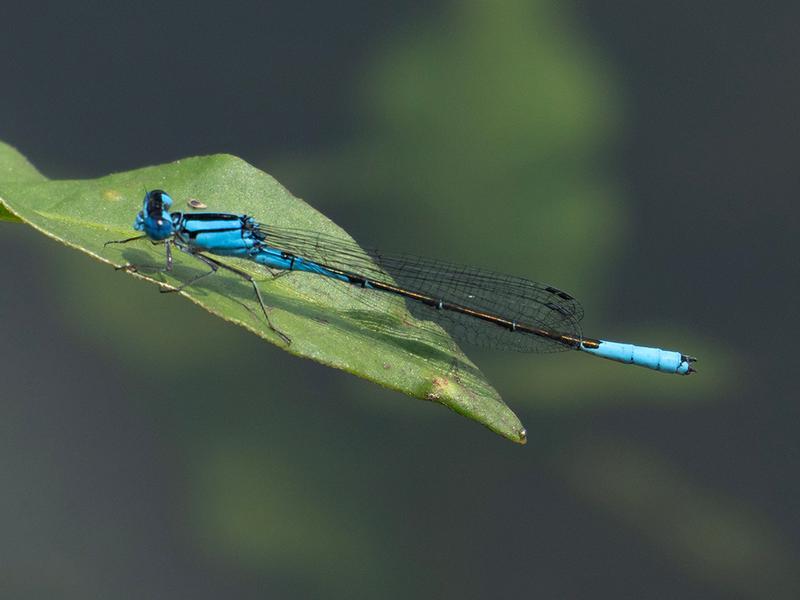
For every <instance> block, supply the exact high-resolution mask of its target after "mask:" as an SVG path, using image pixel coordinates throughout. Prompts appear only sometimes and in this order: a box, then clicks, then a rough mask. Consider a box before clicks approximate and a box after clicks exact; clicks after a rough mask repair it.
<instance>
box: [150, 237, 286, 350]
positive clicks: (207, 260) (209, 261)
mask: <svg viewBox="0 0 800 600" xmlns="http://www.w3.org/2000/svg"><path fill="white" fill-rule="evenodd" d="M178 248H180V249H181V250H182V251H183V252H186V253H187V254H189V255H190V256H193V257H194V258H196V259H197V260H199V261H200V262H202V263H204V264H206V265H208V266H209V267H210V268H211V270H210V271H209V272H207V273H203V274H202V275H198V276H197V277H194V278H193V279H190V280H189V281H187V282H186V283H184V284H183V285H181V286H179V287H177V288H175V289H171V290H161V291H162V292H165V293H166V292H180V291H181V290H183V289H185V288H186V287H188V286H190V285H192V284H193V283H195V282H196V281H198V280H200V279H202V278H203V277H207V276H208V275H211V274H212V273H216V272H217V269H223V270H225V271H230V272H231V273H234V274H236V275H238V276H239V277H241V278H242V279H244V280H246V281H249V282H250V284H251V285H252V286H253V290H254V291H255V293H256V298H257V299H258V304H259V305H260V306H261V312H263V313H264V318H265V319H266V320H267V325H268V326H269V328H270V329H271V330H272V331H274V332H275V334H276V335H277V336H278V337H280V338H281V339H282V340H283V341H284V342H286V345H287V346H288V345H290V344H291V343H292V338H290V337H289V336H288V335H286V334H285V333H283V332H282V331H281V330H280V329H278V328H276V327H275V326H274V325H273V324H272V321H271V320H270V318H269V314H267V306H266V305H265V304H264V299H263V298H262V297H261V291H260V290H259V289H258V285H256V281H255V279H253V277H252V276H251V275H250V274H249V273H245V272H244V271H240V270H239V269H236V268H234V267H231V266H229V265H226V264H225V263H222V262H220V261H218V260H216V259H213V258H211V257H210V256H207V255H205V254H200V253H199V252H192V251H191V250H189V249H187V248H185V247H183V246H180V245H178Z"/></svg>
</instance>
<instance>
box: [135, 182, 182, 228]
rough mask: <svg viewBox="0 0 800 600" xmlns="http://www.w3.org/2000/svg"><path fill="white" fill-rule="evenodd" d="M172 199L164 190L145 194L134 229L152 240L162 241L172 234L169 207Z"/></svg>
mask: <svg viewBox="0 0 800 600" xmlns="http://www.w3.org/2000/svg"><path fill="white" fill-rule="evenodd" d="M170 206H172V198H171V197H170V195H169V194H167V192H165V191H164V190H152V191H149V192H145V194H144V202H143V206H142V211H141V212H140V213H139V215H138V216H137V218H136V223H135V224H134V228H135V229H137V230H138V231H144V232H145V233H146V234H147V235H148V237H150V238H152V239H154V240H164V239H167V238H168V237H170V236H171V235H172V234H173V223H172V216H171V215H170V214H169V207H170Z"/></svg>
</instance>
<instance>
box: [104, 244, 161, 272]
mask: <svg viewBox="0 0 800 600" xmlns="http://www.w3.org/2000/svg"><path fill="white" fill-rule="evenodd" d="M146 237H147V236H146V235H139V236H136V237H132V238H129V239H127V240H116V241H111V242H106V243H105V244H103V247H104V248H105V247H106V246H108V245H109V244H125V243H127V242H132V241H134V240H141V239H143V238H146ZM152 244H153V245H154V246H157V245H158V244H164V246H165V247H166V253H167V254H166V262H165V263H164V266H163V267H156V266H153V265H131V264H127V265H122V266H121V267H115V270H117V271H128V272H131V273H138V272H139V271H155V272H158V273H164V272H167V273H169V272H171V271H172V243H171V242H170V240H165V241H163V242H152Z"/></svg>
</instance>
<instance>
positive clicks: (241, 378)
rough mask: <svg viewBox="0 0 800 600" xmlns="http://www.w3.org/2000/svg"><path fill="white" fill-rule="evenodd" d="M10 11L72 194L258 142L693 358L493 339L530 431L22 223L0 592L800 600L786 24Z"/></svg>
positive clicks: (1, 235) (11, 97)
mask: <svg viewBox="0 0 800 600" xmlns="http://www.w3.org/2000/svg"><path fill="white" fill-rule="evenodd" d="M6 13H7V14H6V15H5V16H4V18H3V19H2V22H0V67H2V69H0V75H2V77H3V93H2V94H0V139H3V140H4V141H7V142H9V143H11V144H13V145H15V146H17V148H19V149H20V151H21V152H23V153H24V154H25V155H27V156H28V157H29V158H30V159H31V160H32V161H33V162H34V163H35V164H36V165H37V166H38V167H39V168H40V170H42V171H43V172H44V173H45V174H46V175H48V176H50V177H65V178H78V177H93V176H100V175H103V174H106V173H108V172H113V171H122V170H128V169H131V168H134V167H138V166H143V165H148V164H157V163H161V162H166V161H169V160H174V159H177V158H181V157H183V156H190V155H197V154H205V153H211V152H222V151H224V152H231V153H233V154H236V155H238V156H241V157H242V158H244V159H246V160H248V161H249V162H251V163H253V164H256V165H257V166H259V167H261V168H263V169H264V170H266V171H267V172H269V173H270V174H272V175H273V176H275V177H276V178H277V179H278V180H280V181H281V182H282V183H283V184H284V185H286V186H288V187H289V189H290V190H292V192H293V193H295V194H296V195H298V196H300V197H302V198H304V199H305V200H307V201H308V202H309V203H310V204H312V205H313V206H315V207H317V208H318V209H319V210H321V211H322V212H323V213H325V214H326V215H328V216H329V217H331V218H332V219H334V220H335V221H336V222H337V223H339V224H340V225H342V226H343V227H344V228H345V229H346V230H348V231H349V232H350V233H351V234H352V235H353V236H354V237H355V238H356V239H358V240H360V241H362V242H363V243H365V244H367V245H380V246H381V247H385V248H388V249H392V250H396V251H413V252H414V253H418V254H427V255H432V256H437V257H441V258H446V259H451V260H456V261H458V262H468V263H473V264H478V265H481V266H487V267H490V268H494V269H499V270H503V271H508V272H512V273H515V274H519V275H523V276H528V277H531V278H533V279H538V280H542V281H547V282H550V283H553V284H555V285H558V286H559V287H561V288H563V289H566V290H569V291H570V292H573V293H574V294H575V295H576V296H578V297H579V298H580V299H581V300H582V302H583V304H584V306H585V308H586V313H587V318H586V319H585V323H584V329H585V332H586V333H587V334H589V335H593V336H598V337H606V338H610V339H620V340H625V341H632V342H638V343H643V344H652V345H660V346H661V347H665V348H673V347H675V348H679V349H681V350H683V351H685V352H690V353H692V354H696V355H698V356H699V357H700V362H699V363H698V369H699V371H700V372H699V373H698V375H697V376H694V377H691V378H680V377H668V376H661V375H658V374H655V373H651V372H646V371H645V370H643V369H635V368H632V367H626V366H622V365H616V364H613V363H610V362H606V361H599V360H593V359H590V358H587V357H585V356H580V355H577V354H560V355H545V356H531V355H517V354H492V353H483V352H475V351H472V350H471V349H469V348H466V350H467V351H468V352H469V354H470V356H471V357H472V358H473V359H475V361H476V362H477V364H479V365H480V366H481V368H482V369H483V370H484V371H485V372H486V374H487V375H488V377H489V378H490V380H491V381H492V382H493V383H494V384H495V386H496V387H497V389H498V390H499V391H500V392H501V393H502V394H503V396H504V398H505V399H506V401H507V402H508V403H509V404H510V405H511V406H512V407H513V408H514V409H515V410H516V412H517V413H518V414H519V415H520V418H521V419H522V421H523V422H524V423H525V425H526V426H527V428H528V439H529V443H528V445H527V446H526V447H518V446H516V445H514V444H511V443H510V442H508V441H506V440H504V439H502V438H500V437H498V436H495V435H493V434H491V433H490V432H488V431H487V430H484V429H482V428H481V427H479V426H477V425H475V424H474V423H471V422H469V421H467V420H465V419H462V418H460V417H458V416H457V415H454V414H452V413H450V412H449V411H447V410H444V409H442V408H441V407H439V406H436V405H433V404H429V403H425V402H420V401H416V400H412V399H410V398H407V397H404V396H401V395H399V394H396V393H392V392H389V391H386V390H383V389H380V388H378V387H376V386H374V385H371V384H369V383H367V382H364V381H362V380H359V379H356V378H354V377H352V376H349V375H346V374H344V373H341V372H337V371H333V370H330V369H326V368H324V367H321V366H319V365H317V364H315V363H312V362H310V361H305V360H299V359H296V358H293V357H291V356H289V355H288V354H286V353H283V352H281V351H280V350H279V349H277V348H275V347H272V346H270V345H268V344H266V343H264V342H263V341H261V340H259V339H258V338H256V337H254V336H252V335H250V334H248V333H247V332H245V331H244V330H241V329H238V328H235V327H232V326H229V325H226V324H225V323H223V322H222V321H220V320H218V319H215V318H213V317H211V316H210V315H208V314H207V313H204V312H203V311H202V310H200V309H198V308H197V307H195V306H193V305H191V304H190V303H188V302H186V301H185V300H182V299H180V298H177V297H171V296H162V295H160V294H157V293H156V291H155V289H154V288H153V287H152V286H149V285H146V284H144V283H142V282H139V281H134V280H133V279H131V278H128V277H125V276H123V275H122V274H120V273H115V272H114V271H113V270H112V269H110V268H109V267H107V266H104V265H101V264H99V263H95V262H93V261H91V260H90V259H88V258H87V257H85V256H83V255H79V254H78V253H76V252H74V251H71V250H68V249H66V248H65V247H62V246H59V245H58V244H56V243H54V242H52V241H49V240H47V239H45V238H43V236H41V235H39V234H37V233H36V232H34V231H33V230H31V229H29V228H27V227H24V226H22V225H17V224H9V223H0V254H1V255H2V256H3V257H4V259H3V260H2V261H0V281H2V285H0V318H2V325H0V378H2V382H3V383H2V388H1V389H0V481H2V493H1V494H0V531H2V536H0V596H2V597H3V598H6V597H7V598H128V597H130V598H142V597H146V598H185V597H192V598H219V597H235V598H264V597H268V598H288V599H294V598H319V597H324V598H409V597H414V598H495V597H502V598H505V597H511V596H516V597H536V598H620V597H648V598H649V597H664V598H676V597H693V598H695V597H696V598H732V597H736V598H796V597H798V595H800V570H798V567H800V563H798V557H799V556H800V521H799V520H798V517H797V514H796V506H797V505H798V501H800V486H798V484H797V482H796V478H795V473H796V472H797V470H798V467H800V448H798V443H797V423H798V416H800V415H799V414H798V408H797V402H796V391H795V385H794V379H793V377H792V370H791V367H792V366H793V365H794V364H795V362H796V360H793V359H792V357H791V355H790V354H789V353H787V352H786V350H787V349H789V350H790V349H791V337H792V336H793V335H794V334H795V332H796V331H797V327H798V319H797V317H796V316H795V315H796V311H795V310H794V306H793V305H792V304H791V303H789V302H787V299H791V298H795V297H797V293H798V283H797V277H796V276H790V273H792V272H795V271H796V269H792V268H791V267H792V265H793V263H794V262H795V261H796V258H795V257H796V248H795V243H794V242H795V240H796V237H797V233H798V222H797V220H798V219H797V217H798V209H797V205H796V200H795V189H796V187H797V180H798V178H797V168H796V156H797V146H798V141H800V135H799V134H798V128H797V124H796V116H795V113H796V106H797V102H798V100H800V86H799V85H798V84H799V83H800V81H798V71H797V69H796V68H795V67H796V64H795V62H796V61H794V60H793V57H794V56H796V55H797V52H798V51H799V50H800V39H798V37H797V36H796V34H795V33H794V31H793V24H794V23H796V22H797V19H798V17H800V8H798V5H797V4H796V3H789V2H786V3H773V4H771V5H770V8H769V9H767V8H763V7H759V6H756V5H753V4H752V3H745V2H740V3H737V2H734V3H725V4H724V5H723V4H720V3H705V4H699V5H698V4H694V3H673V4H664V5H656V4H650V3H646V4H641V3H636V2H633V1H632V0H625V1H623V2H618V3H614V4H613V6H608V5H607V3H600V2H595V3H586V2H567V3H563V2H554V1H552V0H508V1H498V2H484V1H478V0H464V1H461V2H443V1H437V2H422V1H420V0H415V1H411V0H406V1H399V2H391V3H365V2H356V1H353V0H348V1H345V2H341V3H328V2H320V1H316V2H304V3H294V2H286V1H277V2H270V3H260V2H240V3H235V4H233V5H231V6H222V5H218V4H216V3H210V2H197V3H193V4H192V5H179V4H178V3H171V2H160V3H155V2H150V1H145V2H143V3H138V4H136V5H129V6H122V5H120V6H112V5H108V4H103V3H97V2H86V3H81V2H78V3H69V4H61V3H54V2H50V3H47V2H46V3H43V4H39V5H36V6H35V7H34V6H33V5H25V6H23V5H22V4H19V5H16V6H13V7H12V6H9V7H6ZM144 184H146V182H143V185H144ZM136 209H137V207H133V206H132V207H131V211H132V215H133V213H134V212H135V210H136ZM260 217H261V218H263V219H264V220H265V221H268V220H269V215H260ZM787 305H788V306H787ZM781 306H787V308H788V310H784V311H783V312H781V311H778V308H780V307H781ZM787 313H788V314H787ZM786 336H789V338H790V342H789V343H786V342H784V341H783V340H784V337H786Z"/></svg>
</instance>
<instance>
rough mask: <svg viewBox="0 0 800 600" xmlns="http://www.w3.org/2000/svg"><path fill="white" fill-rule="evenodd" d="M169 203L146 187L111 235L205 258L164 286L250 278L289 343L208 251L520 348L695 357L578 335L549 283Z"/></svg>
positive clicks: (640, 357) (481, 341) (660, 366)
mask: <svg viewBox="0 0 800 600" xmlns="http://www.w3.org/2000/svg"><path fill="white" fill-rule="evenodd" d="M171 205H172V198H170V196H169V194H167V193H166V192H164V191H163V190H153V191H151V192H146V193H145V197H144V205H143V207H142V210H141V211H140V212H139V214H138V215H137V217H136V222H135V224H134V229H136V230H137V231H142V232H143V234H142V235H138V236H136V237H132V238H128V239H125V240H116V241H111V242H107V244H124V243H127V242H131V241H134V240H140V239H149V240H150V241H152V242H161V243H164V245H165V248H166V265H165V267H164V268H165V270H167V271H169V270H172V250H171V247H172V246H173V245H174V246H175V247H176V248H178V249H179V250H181V251H183V252H186V253H187V254H189V255H191V256H193V257H194V258H196V259H197V260H199V261H201V262H202V263H204V264H205V265H206V266H208V267H209V271H207V272H204V273H201V274H199V275H197V276H195V277H194V278H192V279H190V280H188V281H186V282H185V283H183V284H182V285H180V286H179V287H177V288H173V289H172V290H169V291H180V290H183V289H185V288H187V287H189V286H190V285H192V284H194V283H196V282H197V281H199V280H200V279H202V278H203V277H207V276H209V275H211V274H212V273H215V272H216V271H217V270H219V269H223V270H227V271H230V272H231V273H234V274H236V275H238V276H239V277H242V278H243V279H245V280H246V281H248V282H250V283H251V284H252V286H253V290H254V294H255V298H256V299H257V300H258V304H259V306H260V307H261V310H262V312H263V313H264V318H265V319H266V320H267V323H268V325H269V327H270V328H271V329H272V330H273V331H274V332H275V333H276V334H277V335H278V336H280V338H281V339H282V340H283V341H284V342H285V343H287V344H290V343H291V340H290V339H289V337H288V336H286V335H285V334H284V333H282V332H281V331H279V330H278V329H277V328H275V327H274V326H273V324H272V321H271V320H270V318H269V314H268V311H267V307H266V305H265V303H264V299H263V297H262V295H261V292H260V290H259V288H258V285H257V284H256V281H255V280H254V279H253V277H252V276H251V275H250V274H248V273H246V272H245V271H242V270H240V269H237V268H235V267H232V266H230V265H228V264H225V263H223V262H221V261H219V260H217V259H216V258H213V257H212V256H209V255H210V254H211V255H216V256H230V257H236V258H244V259H248V260H252V261H255V262H256V263H259V264H261V265H264V266H265V267H267V268H269V269H270V270H278V271H279V272H281V273H288V272H291V271H296V272H303V273H310V274H314V275H317V276H321V277H325V278H329V279H330V280H334V281H339V282H341V283H342V284H344V285H349V286H356V287H358V288H362V290H363V292H361V293H367V294H393V295H396V296H401V297H403V298H405V299H406V300H407V301H408V302H409V303H410V304H412V305H414V306H418V307H422V308H423V309H424V314H423V315H422V316H424V318H426V319H428V320H431V321H435V322H436V323H438V324H440V325H441V326H442V328H443V329H444V330H445V331H447V332H448V333H449V334H450V335H451V336H452V337H453V339H455V340H456V341H459V342H466V343H470V344H476V345H478V346H483V347H489V348H495V349H503V350H516V351H520V352H554V351H559V350H579V351H582V352H586V353H589V354H593V355H594V356H600V357H602V358H608V359H611V360H615V361H618V362H622V363H629V364H634V365H639V366H642V367H647V368H649V369H654V370H656V371H661V372H664V373H675V374H679V375H688V374H689V373H693V372H694V371H695V369H694V368H693V367H692V365H691V363H693V362H694V361H695V360H696V359H695V358H693V357H691V356H687V355H685V354H681V353H680V352H674V351H671V350H661V349H659V348H649V347H645V346H635V345H633V344H624V343H619V342H609V341H606V340H600V339H594V338H589V337H584V336H583V334H582V333H581V328H580V320H581V318H582V317H583V309H582V308H581V306H580V304H579V303H578V302H577V300H575V298H573V297H572V296H570V295H569V294H567V293H566V292H563V291H561V290H559V289H557V288H555V287H552V286H549V285H544V284H541V283H535V282H533V281H529V280H527V279H523V278H521V277H514V276H511V275H501V274H497V273H492V272H490V271H486V270H483V269H478V268H474V267H462V266H457V265H453V264H449V263H444V262H441V261H437V260H432V259H429V258H419V257H412V256H406V255H391V254H384V253H381V252H378V251H375V250H369V249H363V248H361V247H360V246H358V245H357V244H355V243H353V242H348V241H345V240H341V239H338V238H334V237H332V236H328V235H325V234H321V233H312V232H308V231H302V230H297V229H282V228H278V227H273V226H271V225H264V224H261V223H259V222H257V221H256V220H255V219H254V218H253V217H250V216H247V215H241V214H233V213H207V212H200V213H183V212H170V210H169V209H170V206H171ZM125 268H130V269H131V270H135V269H136V268H137V267H136V266H134V265H127V266H126V267H125ZM417 314H418V311H417Z"/></svg>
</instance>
